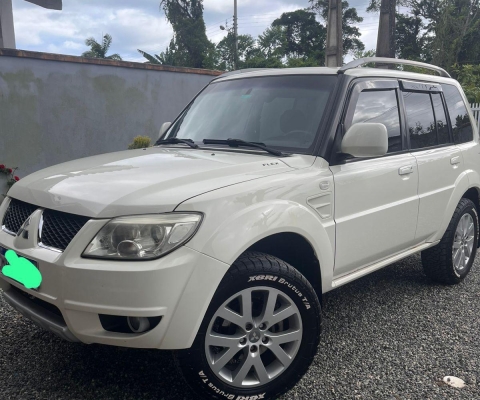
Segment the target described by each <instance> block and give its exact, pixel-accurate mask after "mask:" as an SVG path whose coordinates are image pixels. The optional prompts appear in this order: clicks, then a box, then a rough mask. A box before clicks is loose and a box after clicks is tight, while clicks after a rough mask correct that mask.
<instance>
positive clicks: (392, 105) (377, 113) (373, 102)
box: [347, 89, 402, 153]
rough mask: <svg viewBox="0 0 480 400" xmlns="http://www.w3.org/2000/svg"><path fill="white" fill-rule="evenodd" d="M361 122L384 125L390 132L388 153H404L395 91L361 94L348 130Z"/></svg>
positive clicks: (369, 91) (364, 92)
mask: <svg viewBox="0 0 480 400" xmlns="http://www.w3.org/2000/svg"><path fill="white" fill-rule="evenodd" d="M360 122H369V123H373V122H376V123H381V124H384V125H385V126H386V127H387V131H388V152H389V153H394V152H397V151H402V136H401V129H400V114H399V111H398V101H397V91H396V90H395V89H391V90H366V91H363V92H362V93H360V95H359V98H358V101H357V104H356V106H355V112H354V114H353V120H352V123H351V124H350V125H349V126H347V129H348V128H349V127H350V126H352V125H353V124H357V123H360Z"/></svg>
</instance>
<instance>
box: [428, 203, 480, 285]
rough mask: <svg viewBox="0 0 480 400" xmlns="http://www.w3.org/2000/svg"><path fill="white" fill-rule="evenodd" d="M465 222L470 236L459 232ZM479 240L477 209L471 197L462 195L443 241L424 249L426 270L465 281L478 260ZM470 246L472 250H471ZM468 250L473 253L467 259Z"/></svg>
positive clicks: (441, 279) (436, 278)
mask: <svg viewBox="0 0 480 400" xmlns="http://www.w3.org/2000/svg"><path fill="white" fill-rule="evenodd" d="M471 223H473V231H472V230H471V228H470V224H471ZM460 224H463V225H460ZM462 226H467V230H468V229H470V231H469V232H470V233H469V234H468V235H467V239H466V240H464V239H463V237H462V235H460V234H459V233H461V232H463V228H462ZM457 229H458V231H457ZM463 243H465V244H466V247H463ZM477 244H478V213H477V209H476V207H475V205H474V204H473V202H472V201H471V200H469V199H462V200H460V202H459V203H458V206H457V208H456V209H455V212H454V213H453V217H452V219H451V221H450V224H449V225H448V228H447V231H446V232H445V234H444V235H443V237H442V240H441V241H440V243H439V244H438V245H436V246H435V247H432V248H430V249H427V250H425V251H423V252H422V264H423V269H424V271H425V274H426V275H427V276H428V277H429V278H431V279H432V280H434V281H436V282H440V283H444V284H447V285H455V284H458V283H460V282H462V281H463V280H464V279H465V277H466V276H467V275H468V273H469V272H470V269H471V268H472V265H473V262H474V261H475V255H476V253H477ZM470 247H471V250H470V251H469V250H468V249H470ZM468 253H469V254H470V256H469V258H468V261H467V258H466V254H468ZM462 262H463V265H462Z"/></svg>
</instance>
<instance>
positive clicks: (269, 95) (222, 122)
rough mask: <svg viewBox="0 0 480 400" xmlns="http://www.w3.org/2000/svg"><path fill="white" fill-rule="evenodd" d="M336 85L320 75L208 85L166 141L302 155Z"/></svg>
mask: <svg viewBox="0 0 480 400" xmlns="http://www.w3.org/2000/svg"><path fill="white" fill-rule="evenodd" d="M335 83H336V78H335V77H334V76H319V75H310V76H305V75H303V76H276V77H273V76H272V77H261V78H243V79H236V80H230V81H223V82H217V83H212V84H211V85H209V86H208V87H207V88H206V89H205V90H204V91H203V92H202V93H201V94H200V95H199V96H198V97H197V98H196V99H195V100H194V101H193V103H192V104H191V105H190V106H189V107H188V108H187V109H186V110H185V111H184V113H183V114H182V115H181V116H180V118H178V119H177V121H176V122H175V124H174V125H173V126H172V128H171V129H170V131H169V132H168V138H172V137H178V138H182V139H191V140H193V141H195V142H199V143H201V142H202V141H203V140H204V139H221V140H225V139H241V140H245V141H249V142H256V143H263V144H265V145H266V146H269V147H279V148H284V149H288V150H291V151H292V150H293V151H295V150H298V151H301V152H306V151H307V150H309V149H311V148H312V147H313V145H314V141H315V137H316V134H317V131H318V128H319V126H320V122H321V120H322V117H323V114H324V112H325V108H326V106H327V103H328V99H329V97H330V94H331V92H332V91H333V87H334V86H335Z"/></svg>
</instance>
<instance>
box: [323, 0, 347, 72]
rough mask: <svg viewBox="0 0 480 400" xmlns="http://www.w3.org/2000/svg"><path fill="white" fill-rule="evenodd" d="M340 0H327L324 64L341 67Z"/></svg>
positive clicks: (341, 15) (341, 30) (341, 12)
mask: <svg viewBox="0 0 480 400" xmlns="http://www.w3.org/2000/svg"><path fill="white" fill-rule="evenodd" d="M342 17H343V10H342V0H329V7H328V23H327V49H326V52H325V53H326V57H325V65H326V66H327V67H341V66H342V65H343V29H342V19H343V18H342Z"/></svg>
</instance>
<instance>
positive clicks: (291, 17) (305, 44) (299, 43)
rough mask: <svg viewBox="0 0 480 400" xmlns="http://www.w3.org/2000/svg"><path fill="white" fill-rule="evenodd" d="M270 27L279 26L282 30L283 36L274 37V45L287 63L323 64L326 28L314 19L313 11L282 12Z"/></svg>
mask: <svg viewBox="0 0 480 400" xmlns="http://www.w3.org/2000/svg"><path fill="white" fill-rule="evenodd" d="M272 28H273V29H275V28H277V29H278V28H280V29H281V32H283V37H280V36H278V37H277V38H276V40H277V45H276V46H277V50H279V49H281V52H282V56H284V57H286V58H287V60H289V62H288V64H290V65H291V64H292V63H293V64H294V65H295V66H303V65H308V66H318V65H324V62H325V41H326V37H327V29H326V27H325V26H324V25H322V24H321V23H319V22H318V21H317V20H316V18H315V13H314V12H312V11H309V10H296V11H292V12H287V13H283V14H282V15H281V16H280V18H277V19H276V20H275V21H273V23H272ZM278 33H279V32H277V34H278ZM280 43H281V45H280V46H278V45H279V44H280ZM274 46H275V45H274ZM293 60H297V61H293Z"/></svg>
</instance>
